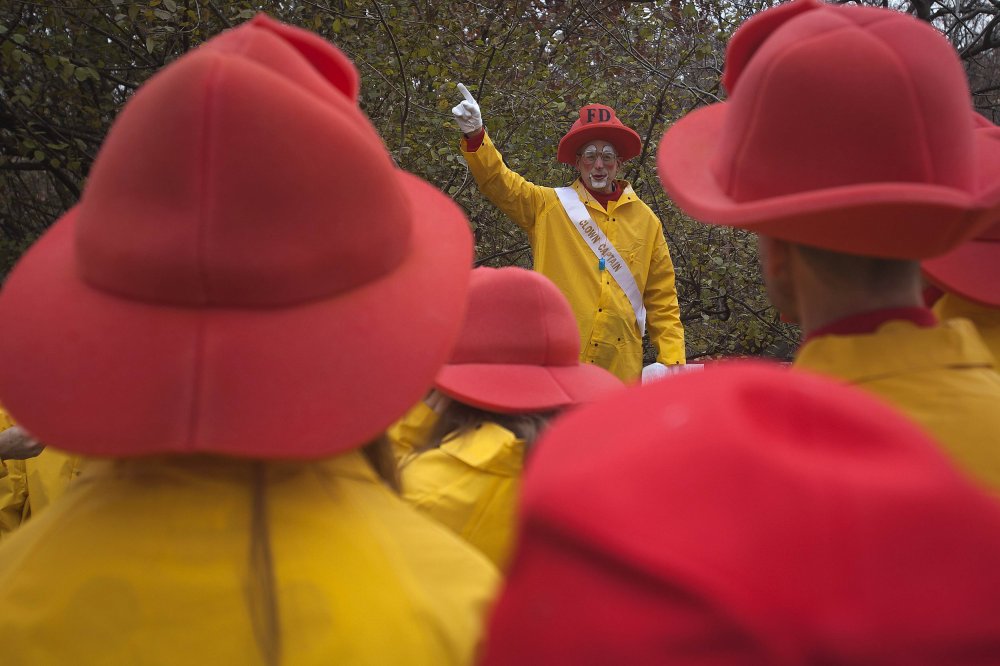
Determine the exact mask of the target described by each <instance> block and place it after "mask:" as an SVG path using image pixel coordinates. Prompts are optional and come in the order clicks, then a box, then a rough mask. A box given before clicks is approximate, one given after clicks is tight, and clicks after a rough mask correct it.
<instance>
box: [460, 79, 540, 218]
mask: <svg viewBox="0 0 1000 666" xmlns="http://www.w3.org/2000/svg"><path fill="white" fill-rule="evenodd" d="M458 90H459V92H461V93H462V96H463V97H464V98H465V99H463V100H462V101H461V102H459V103H458V104H457V105H456V106H455V107H453V108H452V110H451V112H452V114H453V115H454V116H455V121H456V122H457V123H458V126H459V129H461V130H462V134H463V138H462V142H461V147H462V154H463V156H464V157H465V160H466V162H468V164H469V170H470V171H471V172H472V176H473V178H475V179H476V183H477V184H478V185H479V190H480V191H481V192H482V193H483V194H484V195H485V196H486V198H487V199H489V200H490V201H492V202H493V204H494V205H495V206H496V207H497V208H499V209H500V210H502V211H503V212H504V213H506V214H507V215H508V216H509V217H510V218H511V219H512V220H514V222H516V223H517V225H518V226H519V227H521V228H522V229H524V230H525V231H526V232H528V234H529V235H530V234H531V233H533V231H534V226H535V216H536V215H537V214H538V212H539V211H540V210H541V209H542V208H543V207H544V205H545V196H546V194H545V193H546V191H551V190H550V188H546V187H540V186H538V185H535V184H534V183H531V182H529V181H528V180H525V179H524V178H523V177H522V176H521V175H520V174H518V173H516V172H515V171H512V170H511V169H509V168H508V167H507V165H506V164H504V161H503V156H502V155H501V154H500V151H499V150H497V148H496V146H494V145H493V142H492V141H491V140H490V137H489V135H487V134H486V131H485V128H484V127H483V117H482V112H481V110H480V108H479V104H478V103H477V102H476V99H475V98H474V97H473V96H472V93H470V92H469V90H468V88H466V87H465V86H464V85H463V84H461V83H459V84H458ZM551 196H554V195H551Z"/></svg>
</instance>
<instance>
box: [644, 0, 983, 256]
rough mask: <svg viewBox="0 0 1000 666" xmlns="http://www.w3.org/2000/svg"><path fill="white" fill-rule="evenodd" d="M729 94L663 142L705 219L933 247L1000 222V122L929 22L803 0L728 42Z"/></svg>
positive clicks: (817, 237) (684, 197)
mask: <svg viewBox="0 0 1000 666" xmlns="http://www.w3.org/2000/svg"><path fill="white" fill-rule="evenodd" d="M723 84H724V85H725V88H726V90H727V91H728V92H729V98H728V99H727V100H726V101H724V102H720V103H717V104H711V105H709V106H706V107H703V108H700V109H697V110H696V111H694V112H692V113H689V114H687V115H685V116H684V117H683V118H681V119H680V120H678V121H677V122H676V123H675V124H674V125H673V126H672V127H670V128H669V129H668V130H667V131H666V133H665V134H664V136H663V139H662V140H661V142H660V145H659V148H658V154H657V164H658V173H659V176H660V180H661V182H662V183H663V187H664V188H665V189H666V191H667V192H668V193H669V194H670V195H671V197H672V198H673V199H674V201H676V202H677V205H678V206H679V207H680V208H681V209H682V210H684V211H685V212H686V213H688V214H689V215H691V217H693V218H695V219H696V220H700V221H702V222H707V223H712V224H724V225H728V226H734V227H740V228H744V229H748V230H750V231H755V232H759V233H762V234H765V235H768V236H773V237H774V238H779V239H783V240H786V241H790V242H794V243H800V244H803V245H810V246H815V247H820V248H824V249H827V250H833V251H839V252H846V253H850V254H859V255H868V256H876V257H886V258H900V259H923V258H927V257H932V256H935V255H938V254H941V253H943V252H947V251H948V250H950V249H952V248H954V247H955V246H957V245H958V244H959V243H961V242H963V241H965V240H967V239H969V238H971V237H973V236H975V235H976V234H977V233H979V232H981V231H982V230H983V229H985V228H986V227H988V226H990V225H991V224H993V223H995V222H997V221H998V220H1000V159H997V157H996V155H997V154H1000V135H998V133H997V132H996V131H995V128H994V127H993V126H992V125H989V123H986V125H983V124H982V123H981V122H980V121H981V120H982V119H981V118H979V117H978V115H977V114H975V113H974V112H973V109H972V98H971V94H970V92H969V85H968V81H967V79H966V75H965V70H964V68H963V67H962V63H961V61H960V59H959V57H958V54H957V53H956V52H955V49H954V47H952V45H951V44H950V43H949V42H948V40H947V39H945V37H944V36H943V35H941V34H940V33H939V32H938V31H937V30H935V29H934V28H933V27H932V26H930V25H929V24H928V23H926V22H924V21H920V20H917V19H916V18H914V17H912V16H909V15H908V14H904V13H901V12H897V11H892V10H888V9H881V8H876V7H860V6H853V5H841V4H827V3H824V2H819V1H817V0H795V1H794V2H788V3H783V4H780V5H777V6H775V7H774V8H772V9H769V10H766V11H763V12H760V13H759V14H757V15H755V16H753V17H752V18H750V19H749V20H748V21H747V22H746V23H744V24H743V25H742V26H740V28H739V29H738V30H737V31H736V34H735V35H734V36H733V38H732V39H731V40H730V42H729V46H728V48H727V50H726V65H725V73H724V75H723Z"/></svg>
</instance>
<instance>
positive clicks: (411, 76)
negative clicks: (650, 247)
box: [0, 0, 1000, 359]
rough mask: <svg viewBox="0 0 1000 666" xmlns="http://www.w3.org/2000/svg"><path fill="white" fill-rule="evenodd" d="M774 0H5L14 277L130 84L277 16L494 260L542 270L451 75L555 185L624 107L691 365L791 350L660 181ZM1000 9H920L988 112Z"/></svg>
mask: <svg viewBox="0 0 1000 666" xmlns="http://www.w3.org/2000/svg"><path fill="white" fill-rule="evenodd" d="M984 1H985V0H984ZM772 2H773V0H682V1H677V0H669V1H666V0H658V1H653V2H621V1H611V0H601V1H599V2H571V1H569V0H519V1H514V2H504V3H480V2H471V1H470V2H431V1H430V0H400V1H399V2H393V3H389V2H379V1H373V0H368V1H364V2H362V1H360V0H341V1H337V0H280V1H279V2H268V3H260V2H249V1H246V0H149V1H147V2H133V1H131V0H105V2H103V3H95V2H90V1H89V0H88V1H84V0H64V1H62V2H60V3H38V2H19V1H17V0H8V2H5V3H3V4H2V5H0V234H2V235H0V274H5V273H6V270H7V269H8V268H9V266H10V265H11V263H12V262H13V260H14V259H15V258H16V256H17V255H18V254H19V253H20V252H22V251H23V250H24V248H25V247H26V246H27V245H28V244H29V243H30V242H31V240H32V239H33V238H35V237H36V236H37V235H38V234H39V233H40V232H41V231H42V230H44V228H45V227H46V226H47V225H49V224H50V223H51V222H52V221H53V220H54V219H56V218H57V217H58V216H59V215H60V214H61V213H62V212H64V211H65V210H67V209H68V208H69V207H70V206H72V205H73V203H74V202H75V201H76V200H77V198H78V197H79V195H80V191H81V189H82V187H83V183H84V181H85V178H86V174H87V173H88V170H89V168H90V165H91V163H92V162H93V159H94V156H95V155H96V154H97V151H98V148H99V146H100V143H101V141H102V139H103V137H104V135H105V134H106V132H107V130H108V127H109V125H110V123H111V121H112V120H113V118H114V117H115V115H116V114H117V112H118V111H119V109H120V108H121V106H122V104H124V103H125V101H127V99H128V98H129V96H130V95H131V94H132V93H133V92H134V91H135V89H136V88H137V87H138V86H139V85H140V84H141V83H142V82H143V81H144V80H145V79H146V78H148V77H149V76H150V75H151V74H152V73H153V72H155V71H156V70H157V69H159V68H160V67H162V66H163V65H165V64H166V63H168V62H170V61H171V60H173V59H175V58H176V57H178V56H179V55H180V54H182V53H184V52H185V51H187V50H189V49H191V48H194V47H196V46H197V45H198V44H200V43H202V42H203V41H205V40H206V39H208V38H210V37H211V36H213V35H215V34H218V33H219V32H220V31H222V30H224V29H226V28H228V27H231V26H233V25H236V24H238V23H240V22H242V21H244V20H246V19H249V18H251V17H252V16H253V15H254V14H255V13H256V12H257V11H259V10H260V9H262V8H263V9H266V10H267V11H268V12H270V13H271V14H272V15H273V16H274V17H275V18H277V19H279V20H282V21H285V22H288V23H291V24H294V25H298V26H301V27H304V28H307V29H310V30H313V31H315V32H317V33H319V34H320V35H322V36H323V37H326V38H327V39H330V40H331V41H333V42H334V43H336V44H338V45H339V46H340V48H341V49H343V50H344V51H345V52H346V53H347V54H348V55H349V56H350V57H351V58H352V59H353V60H354V62H355V64H356V66H357V68H358V70H359V72H360V74H361V80H362V91H361V106H362V108H363V109H364V110H365V112H366V113H367V114H368V116H369V117H370V118H371V120H372V122H373V123H374V124H375V126H376V127H377V129H378V130H379V132H380V133H381V134H382V136H383V137H384V140H385V143H386V146H387V148H388V150H389V151H390V153H391V154H392V156H393V157H394V159H395V160H396V161H397V163H398V164H399V165H400V166H401V167H402V168H404V169H408V170H410V171H413V172H415V173H417V174H419V175H420V176H422V177H423V178H425V179H427V180H428V181H430V182H432V183H434V184H435V185H437V186H438V187H439V188H441V189H442V190H444V191H445V192H447V193H448V194H449V195H450V196H452V197H453V198H454V199H455V201H456V202H458V203H459V204H460V205H461V206H462V207H464V208H465V210H466V212H467V214H468V217H469V219H470V220H471V222H472V225H473V228H474V231H475V235H476V241H477V254H478V260H479V262H480V263H483V264H488V265H507V264H517V265H522V266H530V265H531V256H530V251H529V249H528V246H527V242H526V239H525V237H524V235H523V233H521V232H520V230H518V229H517V228H516V227H515V226H514V225H513V224H512V223H511V222H510V221H509V220H507V219H506V218H505V217H504V216H503V215H502V214H501V213H499V212H498V211H497V210H496V208H495V207H493V206H492V205H491V204H489V202H487V201H485V199H483V197H482V196H481V195H480V194H479V192H478V190H477V189H476V187H475V184H474V182H472V179H471V178H470V176H469V174H468V170H467V168H466V166H465V164H464V162H463V160H462V159H461V156H460V153H459V150H458V137H459V135H458V131H457V129H456V127H455V125H454V123H453V121H452V119H451V114H450V108H451V106H453V105H454V104H456V103H457V102H458V101H460V99H461V96H460V95H459V93H458V92H457V90H456V88H455V85H456V83H458V82H460V81H461V82H464V83H465V84H466V85H467V86H468V87H469V89H470V90H471V91H472V93H473V94H474V95H476V97H477V99H478V100H479V102H480V104H481V106H482V108H483V111H484V115H485V117H486V121H487V124H488V126H489V129H490V133H491V135H492V136H493V137H494V139H495V141H496V142H497V143H498V145H499V146H500V147H501V148H502V150H503V152H504V154H505V156H506V158H507V160H508V163H509V164H510V165H511V166H512V167H513V168H515V169H517V170H518V171H519V172H520V173H522V175H524V176H525V177H526V178H528V179H529V180H532V181H534V182H538V183H542V184H548V185H560V184H564V183H567V182H569V181H570V180H571V178H572V171H571V170H570V169H568V168H566V167H564V166H563V165H560V164H558V163H557V162H556V161H555V152H556V151H555V148H556V143H557V142H558V139H559V137H560V136H562V134H563V133H564V132H565V131H566V130H567V129H568V128H569V126H570V124H571V123H572V122H573V120H574V118H575V116H576V113H577V110H578V109H579V107H580V106H581V105H583V104H586V103H589V102H601V103H605V104H609V105H611V106H613V107H614V108H615V109H616V110H617V111H618V113H619V116H620V117H621V118H622V119H623V120H624V121H625V122H627V123H628V124H629V125H630V126H632V127H633V128H635V129H636V130H637V131H638V132H639V134H640V135H641V136H642V137H643V140H644V145H645V149H644V152H643V154H642V155H641V156H640V157H639V158H637V159H635V160H632V161H630V162H629V163H628V164H627V165H626V168H625V170H624V176H625V177H626V178H628V179H630V180H631V181H632V183H633V185H634V186H635V188H636V190H637V192H638V193H639V196H640V197H642V198H643V200H644V201H646V202H647V203H648V204H649V205H650V206H651V207H652V208H653V209H654V211H655V212H656V213H657V214H658V215H659V216H660V219H661V220H662V221H663V223H664V228H665V230H666V233H667V236H668V242H669V243H670V246H671V249H672V253H673V257H674V262H675V265H676V268H677V280H678V289H679V293H680V298H681V308H682V313H683V318H684V322H685V325H686V328H687V337H688V354H689V357H690V358H692V359H699V358H703V357H712V356H720V355H740V354H747V355H758V354H763V355H770V356H778V357H787V356H788V354H789V352H790V350H791V349H792V348H793V346H794V341H795V338H796V332H795V331H794V329H793V328H790V327H789V326H787V325H784V324H781V323H779V322H778V320H777V315H776V313H775V312H774V311H773V310H772V309H771V308H770V307H769V306H768V304H767V300H766V297H765V296H764V293H763V289H762V285H761V282H760V276H759V271H758V269H757V266H756V248H755V244H754V242H753V239H752V238H748V237H746V235H745V234H741V233H739V232H735V231H732V230H728V229H723V228H717V227H708V226H704V225H700V224H696V223H693V222H691V221H690V220H689V219H687V218H686V217H685V216H684V215H682V214H681V213H680V212H679V211H677V209H676V208H674V206H673V205H672V204H671V202H670V201H669V200H668V199H667V197H666V196H665V195H664V193H663V190H662V189H661V188H660V186H659V183H658V181H657V178H656V173H655V154H656V147H657V142H658V140H659V137H660V136H661V135H662V134H663V131H664V129H665V128H666V127H667V126H669V125H670V124H671V123H672V122H674V121H675V120H677V119H678V118H679V117H680V116H682V115H683V114H684V113H686V112H687V111H689V110H691V109H693V108H695V107H696V106H698V105H701V104H705V103H711V102H714V101H717V100H718V99H719V98H720V97H721V96H722V92H721V91H720V87H719V76H720V74H721V68H722V61H723V54H724V45H725V42H726V40H727V39H728V38H729V36H730V35H731V34H732V31H733V30H734V29H735V27H736V26H737V25H738V24H739V23H740V22H742V21H743V20H744V19H745V18H746V17H747V16H749V15H750V14H752V13H754V12H756V11H759V10H760V9H762V8H763V7H765V6H767V5H770V4H772ZM880 4H881V3H880ZM990 6H991V5H989V4H983V3H977V2H970V3H965V4H963V10H962V11H963V12H966V14H963V16H962V19H963V21H964V25H965V27H966V29H965V31H964V32H963V31H962V30H959V29H958V28H957V27H956V26H957V25H958V24H957V23H956V22H955V21H953V20H951V19H949V18H948V16H949V15H948V14H947V12H946V11H944V10H943V9H942V10H941V11H937V10H938V9H939V4H938V3H936V2H931V3H929V4H927V5H926V8H929V9H930V10H931V11H936V12H937V13H935V14H934V15H932V16H928V17H927V18H928V20H933V21H935V22H936V24H937V25H939V27H941V29H942V30H944V31H946V32H948V33H949V35H950V36H951V37H952V38H953V39H954V40H955V41H956V43H958V42H959V41H961V42H962V44H961V47H962V48H966V49H967V55H968V58H969V60H968V62H969V64H970V71H974V72H975V76H977V77H979V78H978V79H976V81H977V85H979V86H980V88H982V90H983V91H984V92H983V93H981V94H982V95H984V97H982V98H981V99H980V98H977V100H978V101H982V102H983V104H984V105H989V103H992V98H990V97H989V95H990V94H993V95H995V94H996V93H995V89H1000V88H998V87H997V86H996V83H997V82H996V76H995V72H996V71H997V69H998V68H997V67H995V63H993V59H995V53H994V51H993V46H995V43H994V42H993V41H990V40H992V39H993V38H992V33H988V34H987V32H985V30H987V29H989V30H992V29H995V26H993V25H992V23H990V22H989V20H988V19H989V16H987V15H986V14H983V13H982V12H986V11H989V7H990ZM920 7H921V8H925V5H923V4H921V5H920ZM970 7H972V8H977V11H979V12H980V14H977V15H976V16H978V19H976V16H969V15H968V12H969V11H970V9H969V8H970ZM984 17H985V19H986V20H982V19H983V18H984ZM974 19H975V20H974ZM977 21H978V22H977ZM970 26H971V28H970ZM977 26H978V28H977ZM975 29H980V30H981V31H983V32H982V33H981V34H980V35H979V38H978V39H974V38H973V37H974V35H970V34H969V31H970V30H973V31H974V30H975ZM991 65H992V66H991ZM990 77H993V78H990ZM991 86H992V88H991Z"/></svg>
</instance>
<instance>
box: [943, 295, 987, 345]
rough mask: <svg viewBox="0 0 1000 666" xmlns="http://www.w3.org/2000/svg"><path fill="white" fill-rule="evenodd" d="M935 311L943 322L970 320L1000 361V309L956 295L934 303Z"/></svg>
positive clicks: (946, 296) (947, 296) (944, 297)
mask: <svg viewBox="0 0 1000 666" xmlns="http://www.w3.org/2000/svg"><path fill="white" fill-rule="evenodd" d="M933 310H934V314H935V315H936V316H937V318H938V319H940V320H942V321H943V320H945V319H958V318H961V319H968V320H970V321H971V322H972V323H973V324H974V325H975V327H976V331H978V332H979V335H980V337H982V339H983V342H985V343H986V347H987V348H988V349H989V350H990V353H991V354H993V357H994V358H996V359H1000V308H991V307H989V306H986V305H980V304H979V303H973V302H972V301H969V300H966V299H964V298H962V297H961V296H956V295H955V294H945V295H944V296H942V297H941V298H939V299H938V300H937V302H935V303H934V308H933Z"/></svg>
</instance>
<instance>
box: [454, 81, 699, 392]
mask: <svg viewBox="0 0 1000 666" xmlns="http://www.w3.org/2000/svg"><path fill="white" fill-rule="evenodd" d="M458 85H459V90H460V91H461V92H462V94H463V95H464V96H465V100H464V101H462V102H460V103H459V104H458V105H457V106H456V107H455V108H454V109H452V112H453V113H454V114H455V117H456V120H457V122H458V125H459V127H460V128H461V130H462V132H463V135H464V136H463V138H462V141H461V147H462V154H463V155H464V156H465V159H466V161H467V162H468V164H469V170H470V171H471V172H472V175H473V177H475V179H476V182H477V183H478V184H479V189H480V190H481V191H482V193H483V194H484V195H486V197H487V198H488V199H489V200H490V201H492V202H493V203H494V204H495V205H496V206H497V207H498V208H499V209H500V210H502V211H503V212H504V213H506V214H507V215H508V216H509V217H510V218H511V219H513V220H514V222H516V223H517V224H518V226H520V227H521V228H522V229H524V231H525V232H526V233H527V234H528V241H529V242H530V243H531V249H532V252H533V254H534V261H535V266H534V267H535V270H537V271H538V272H540V273H542V274H543V275H545V276H546V277H548V278H549V279H551V280H552V281H553V282H554V283H555V284H556V286H557V287H558V288H559V290H560V291H561V292H562V293H563V294H564V295H565V296H566V299H567V300H568V301H569V304H570V307H571V308H572V309H573V314H574V316H575V317H576V323H577V328H578V330H579V335H580V360H581V361H582V362H584V363H593V364H596V365H598V366H600V367H602V368H606V369H608V370H610V371H611V372H612V373H614V374H615V375H616V376H617V377H618V378H620V379H621V380H623V381H626V382H633V381H637V380H638V379H639V377H640V375H641V372H642V363H643V358H642V337H643V333H644V331H645V330H646V329H647V328H648V331H649V338H650V340H651V341H652V343H653V345H654V346H655V347H656V349H657V356H656V360H657V362H659V363H662V364H664V365H667V366H672V365H676V364H683V363H684V362H685V351H684V327H683V325H682V324H681V317H680V307H679V305H678V301H677V289H676V287H675V284H674V265H673V262H672V261H671V259H670V251H669V249H668V248H667V242H666V240H665V239H664V236H663V226H662V225H661V224H660V220H659V219H658V218H657V217H656V214H655V213H653V211H652V210H651V209H650V208H649V206H647V205H646V204H645V203H643V202H642V200H640V199H639V197H638V195H636V193H635V190H633V189H632V186H631V185H630V184H629V183H628V182H627V181H624V180H620V179H618V178H617V175H618V171H619V169H620V167H621V164H622V162H624V161H626V160H629V159H631V158H633V157H636V156H638V155H639V153H640V152H641V150H642V141H641V139H640V138H639V135H638V134H636V132H635V131H634V130H632V129H631V128H629V127H627V126H626V125H624V124H623V123H622V122H621V121H620V120H619V119H618V117H617V116H616V115H615V112H614V110H613V109H612V108H611V107H608V106H604V105H602V104H590V105H587V106H584V107H583V108H582V109H580V117H579V118H578V119H577V120H576V122H574V123H573V126H572V128H570V130H569V132H567V133H566V135H565V136H563V138H562V139H561V140H560V141H559V149H558V152H557V157H558V159H559V161H560V162H562V163H564V164H570V165H575V168H576V170H577V172H578V174H579V177H578V178H577V179H576V181H575V182H573V184H572V185H571V186H570V187H565V188H555V189H554V188H551V187H541V186H538V185H535V184H533V183H531V182H528V181H527V180H525V179H524V178H523V177H522V176H521V175H519V174H517V173H515V172H514V171H512V170H511V169H509V168H508V167H507V165H506V164H504V161H503V157H502V156H501V155H500V151H499V150H497V147H496V146H495V145H494V144H493V141H492V140H491V139H490V137H489V135H488V134H487V133H486V130H485V128H484V127H483V120H482V113H481V111H480V109H479V105H478V103H477V102H476V100H475V99H474V98H473V97H472V95H471V94H470V93H469V91H468V90H467V89H466V88H465V86H464V85H462V84H461V83H460V84H458Z"/></svg>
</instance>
